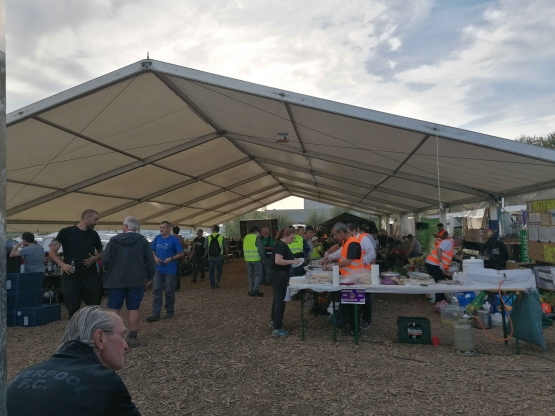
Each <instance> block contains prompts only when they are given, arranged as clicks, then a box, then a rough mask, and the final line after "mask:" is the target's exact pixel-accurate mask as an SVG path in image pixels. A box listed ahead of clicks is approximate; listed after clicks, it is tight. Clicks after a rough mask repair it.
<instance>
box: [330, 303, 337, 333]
mask: <svg viewBox="0 0 555 416" xmlns="http://www.w3.org/2000/svg"><path fill="white" fill-rule="evenodd" d="M331 296H332V302H333V314H332V317H333V315H334V314H335V293H334V292H332V293H331ZM333 340H334V341H336V342H337V322H336V320H335V319H333Z"/></svg>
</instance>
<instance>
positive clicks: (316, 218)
mask: <svg viewBox="0 0 555 416" xmlns="http://www.w3.org/2000/svg"><path fill="white" fill-rule="evenodd" d="M330 218H331V217H329V215H328V214H326V213H323V212H318V211H316V210H311V211H310V212H309V213H308V217H307V218H306V225H312V226H313V227H316V226H318V225H320V224H322V223H323V222H325V221H326V220H328V219H330Z"/></svg>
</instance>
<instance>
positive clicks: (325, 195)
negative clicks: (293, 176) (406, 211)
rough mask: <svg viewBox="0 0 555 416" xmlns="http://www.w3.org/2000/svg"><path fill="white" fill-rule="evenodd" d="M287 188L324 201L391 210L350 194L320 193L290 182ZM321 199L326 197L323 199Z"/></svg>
mask: <svg viewBox="0 0 555 416" xmlns="http://www.w3.org/2000/svg"><path fill="white" fill-rule="evenodd" d="M284 186H285V188H286V189H287V190H289V192H291V193H293V194H295V193H299V192H301V193H304V194H307V195H311V196H312V197H313V198H314V197H318V198H319V201H320V202H323V203H327V202H326V201H333V202H341V201H342V202H344V203H346V204H351V205H359V206H366V207H367V208H366V210H375V212H381V213H388V212H389V211H387V210H386V209H387V208H386V209H383V208H382V207H379V206H377V207H376V206H372V205H370V204H371V201H369V204H366V205H365V204H364V203H360V202H358V199H354V198H349V196H348V195H346V196H345V197H340V196H338V195H333V194H328V193H326V192H320V193H316V192H314V191H313V190H311V189H307V188H304V187H302V186H297V185H290V184H284ZM321 199H324V200H323V201H322V200H321Z"/></svg>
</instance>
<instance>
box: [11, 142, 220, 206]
mask: <svg viewBox="0 0 555 416" xmlns="http://www.w3.org/2000/svg"><path fill="white" fill-rule="evenodd" d="M217 137H219V134H218V133H209V134H206V135H204V136H200V137H197V138H196V139H193V140H190V141H188V142H187V143H183V144H180V145H179V146H175V147H172V148H170V149H167V150H164V151H162V152H160V153H156V154H154V155H152V156H149V157H147V158H145V159H143V160H142V161H135V162H133V163H130V164H128V165H124V166H121V167H119V168H116V169H113V170H111V171H108V172H104V173H102V174H100V175H97V176H94V177H92V178H89V179H86V180H84V181H81V182H78V183H76V184H73V185H70V186H68V187H67V188H64V189H63V190H60V191H56V192H54V193H51V194H48V195H45V196H42V197H40V198H37V199H35V200H33V201H29V202H26V203H24V204H21V205H19V206H17V207H14V208H11V209H10V210H8V212H7V215H8V216H10V215H15V214H18V213H20V212H23V211H26V210H28V209H31V208H34V207H36V206H38V205H41V204H44V203H45V202H49V201H52V200H54V199H57V198H61V197H62V196H65V195H68V194H70V193H73V192H76V191H80V190H81V189H84V188H87V187H89V186H92V185H95V184H97V183H99V182H103V181H105V180H107V179H111V178H113V177H115V176H118V175H121V174H123V173H126V172H130V171H132V170H135V169H138V168H141V167H143V166H146V165H149V164H152V163H154V162H157V161H158V160H161V159H165V158H167V157H170V156H173V155H175V154H177V153H181V152H183V151H185V150H188V149H191V148H193V147H196V146H199V145H201V144H204V143H207V142H209V141H212V140H214V139H216V138H217ZM29 185H32V184H29Z"/></svg>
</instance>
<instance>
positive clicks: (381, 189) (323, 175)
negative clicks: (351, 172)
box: [254, 156, 436, 209]
mask: <svg viewBox="0 0 555 416" xmlns="http://www.w3.org/2000/svg"><path fill="white" fill-rule="evenodd" d="M254 160H256V161H259V162H261V163H265V164H267V165H274V166H279V167H282V168H286V169H294V170H296V171H298V172H303V173H312V174H313V175H314V176H317V177H321V178H325V179H331V180H334V181H337V182H342V183H345V184H349V185H355V186H359V187H361V188H372V190H376V191H379V192H382V193H384V194H390V195H394V196H400V197H402V198H406V199H411V200H414V201H419V202H424V203H427V204H434V203H436V201H434V200H433V199H429V198H424V197H421V196H417V195H412V194H407V193H404V192H397V191H394V190H391V189H388V188H384V187H381V186H378V185H371V184H368V183H365V182H359V181H355V180H352V179H347V178H343V177H340V176H335V175H332V174H330V173H326V172H321V171H317V170H312V171H308V170H307V169H303V168H300V167H298V166H294V165H290V164H288V163H283V162H278V161H275V160H272V159H267V158H264V157H258V156H255V157H254ZM320 186H322V185H320ZM388 203H389V202H388ZM391 203H393V202H391ZM414 209H416V207H414Z"/></svg>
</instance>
